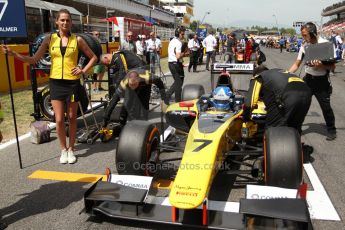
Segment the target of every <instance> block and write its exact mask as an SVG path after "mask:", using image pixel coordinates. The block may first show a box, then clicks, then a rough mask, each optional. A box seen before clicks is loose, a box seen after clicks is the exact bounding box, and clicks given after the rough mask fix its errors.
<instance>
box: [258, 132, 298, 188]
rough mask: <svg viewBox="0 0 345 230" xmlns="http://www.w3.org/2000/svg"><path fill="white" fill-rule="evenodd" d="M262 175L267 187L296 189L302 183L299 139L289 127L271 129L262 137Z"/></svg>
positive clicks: (296, 133)
mask: <svg viewBox="0 0 345 230" xmlns="http://www.w3.org/2000/svg"><path fill="white" fill-rule="evenodd" d="M264 165H265V166H264V168H265V169H264V174H265V183H266V184H267V185H269V186H278V187H284V188H292V189H296V188H298V187H299V185H300V184H301V182H302V172H303V168H302V166H303V156H302V149H301V137H300V135H299V134H298V132H297V130H296V129H294V128H290V127H271V128H268V129H267V130H266V131H265V135H264Z"/></svg>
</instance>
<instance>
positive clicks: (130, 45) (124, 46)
mask: <svg viewBox="0 0 345 230" xmlns="http://www.w3.org/2000/svg"><path fill="white" fill-rule="evenodd" d="M119 49H120V50H129V51H132V52H133V53H135V54H136V53H137V50H136V47H135V43H134V41H133V32H132V31H128V33H127V36H126V38H125V40H122V41H121V44H120V47H119Z"/></svg>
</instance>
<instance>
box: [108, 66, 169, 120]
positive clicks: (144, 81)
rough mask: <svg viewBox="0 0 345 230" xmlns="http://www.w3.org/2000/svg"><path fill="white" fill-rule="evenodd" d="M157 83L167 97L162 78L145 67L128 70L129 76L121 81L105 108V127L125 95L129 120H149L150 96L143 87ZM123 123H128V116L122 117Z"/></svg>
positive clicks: (162, 96)
mask: <svg viewBox="0 0 345 230" xmlns="http://www.w3.org/2000/svg"><path fill="white" fill-rule="evenodd" d="M151 84H155V85H156V86H157V87H158V88H159V92H160V94H161V98H162V100H163V101H164V99H165V89H164V84H163V82H162V80H161V79H160V78H159V77H157V76H155V75H152V74H150V73H149V71H148V70H145V69H136V70H131V71H129V72H128V74H127V76H126V77H125V78H124V79H123V80H122V81H121V82H120V84H119V86H118V87H117V89H116V90H115V93H114V95H113V97H112V99H111V100H110V102H109V105H108V107H107V108H106V109H105V112H104V115H103V121H104V123H103V127H106V126H107V124H108V122H109V120H110V116H111V113H112V112H113V110H114V109H115V107H116V105H117V103H118V102H119V101H120V99H121V97H124V98H125V100H124V104H125V108H126V111H127V114H128V120H134V119H136V120H147V119H148V108H147V107H146V104H148V103H149V99H150V98H149V97H146V96H145V90H144V91H143V90H142V88H145V87H146V86H148V85H149V86H151ZM120 119H121V120H120V123H121V124H122V125H125V124H126V121H127V116H126V117H124V116H122V117H121V118H120Z"/></svg>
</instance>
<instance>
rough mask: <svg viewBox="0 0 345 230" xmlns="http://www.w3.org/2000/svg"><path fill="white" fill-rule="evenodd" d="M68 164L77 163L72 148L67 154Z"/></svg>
mask: <svg viewBox="0 0 345 230" xmlns="http://www.w3.org/2000/svg"><path fill="white" fill-rule="evenodd" d="M67 155H68V156H67V158H68V164H74V163H75V162H76V161H77V158H76V157H75V156H74V152H73V149H72V148H69V149H68V152H67Z"/></svg>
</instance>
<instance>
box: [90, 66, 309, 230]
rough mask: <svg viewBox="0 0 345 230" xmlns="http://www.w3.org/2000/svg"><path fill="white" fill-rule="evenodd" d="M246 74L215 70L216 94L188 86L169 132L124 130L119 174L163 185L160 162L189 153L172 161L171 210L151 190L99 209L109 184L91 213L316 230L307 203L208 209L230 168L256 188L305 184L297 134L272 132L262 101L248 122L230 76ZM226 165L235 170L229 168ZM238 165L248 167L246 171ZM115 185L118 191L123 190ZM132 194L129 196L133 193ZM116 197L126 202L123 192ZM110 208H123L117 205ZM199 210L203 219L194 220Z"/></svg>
mask: <svg viewBox="0 0 345 230" xmlns="http://www.w3.org/2000/svg"><path fill="white" fill-rule="evenodd" d="M236 65H239V64H236ZM241 68H245V67H242V66H241V67H239V66H237V67H235V66H234V64H214V65H213V67H212V72H213V73H215V72H216V73H219V75H217V79H214V80H213V81H212V82H214V89H213V90H212V93H209V94H205V91H204V88H203V86H201V85H196V84H193V85H186V86H185V87H184V88H183V92H182V98H183V101H182V102H179V103H175V104H171V105H170V106H169V107H168V108H167V110H166V114H165V118H166V123H167V124H168V125H169V128H168V129H167V131H168V132H167V131H166V132H164V133H163V134H162V135H160V132H159V127H157V126H155V125H153V124H151V123H149V122H147V121H133V122H129V123H128V124H127V125H126V126H125V127H124V129H123V130H122V132H121V135H120V139H119V143H118V146H117V150H116V166H117V172H118V174H120V175H138V176H151V177H153V180H156V179H157V176H156V175H155V173H156V169H157V166H159V165H160V166H161V165H162V164H164V163H166V162H168V161H169V159H164V160H163V159H160V156H161V155H162V154H163V153H164V152H180V153H182V158H181V159H178V158H176V157H175V158H173V159H171V160H172V161H176V160H180V162H179V165H178V169H177V172H176V175H174V176H172V179H171V180H172V181H173V182H172V183H171V184H170V188H169V196H168V199H167V200H166V201H165V202H166V203H167V204H164V202H163V203H160V204H157V203H155V202H150V201H148V199H147V194H148V193H150V190H151V191H152V188H150V189H148V192H147V191H146V193H145V192H143V193H141V197H142V199H139V200H140V201H138V202H133V200H137V198H136V199H133V200H131V199H128V198H126V199H123V200H121V199H120V198H119V200H120V201H119V200H116V199H115V200H111V201H104V200H102V202H106V204H104V203H97V202H96V203H95V199H96V198H94V199H91V198H90V196H91V197H95V192H94V191H95V190H97V191H98V190H101V188H102V185H97V186H98V188H97V186H96V185H95V187H93V188H91V189H90V191H89V192H88V193H87V196H86V198H85V199H86V200H92V202H93V203H88V204H87V205H86V206H87V210H89V212H92V213H97V212H100V213H103V214H106V215H108V216H112V217H118V218H126V219H140V220H144V221H152V222H162V223H172V224H180V225H181V224H182V225H192V226H204V227H208V228H220V229H224V228H232V229H237V228H240V229H246V228H250V227H253V228H252V229H255V226H257V225H256V224H257V223H258V222H257V220H259V223H260V224H262V223H265V224H267V223H268V222H266V221H264V222H262V220H263V219H265V218H268V219H274V218H276V219H285V220H288V221H291V222H292V223H291V224H292V226H293V227H296V228H298V229H308V228H310V226H311V225H310V219H309V215H308V209H307V207H306V203H305V201H304V200H303V199H275V200H269V201H256V200H246V199H244V200H243V201H241V202H242V203H241V202H240V214H239V213H236V214H234V213H231V212H224V211H219V210H216V211H215V210H212V208H210V207H209V204H208V203H209V202H208V195H209V192H210V190H211V187H212V186H213V181H214V178H215V176H216V175H217V173H219V172H221V171H224V170H226V171H227V172H229V173H232V174H248V176H250V177H252V178H253V180H254V181H256V183H257V184H263V185H268V186H277V187H282V188H288V189H298V188H299V187H300V185H301V184H302V173H303V168H302V165H303V159H302V150H301V142H300V136H299V134H298V132H297V131H296V130H294V129H292V128H289V127H273V128H268V129H265V116H266V111H265V106H264V104H263V103H262V102H260V103H259V104H258V107H257V108H256V109H255V110H254V111H253V112H252V115H251V120H250V121H244V120H243V118H242V105H243V102H244V95H243V93H242V92H239V91H237V90H236V89H235V88H234V87H233V84H232V80H231V75H230V73H231V71H236V69H239V70H241ZM248 162H249V163H248ZM224 164H230V167H223V166H224ZM238 165H240V166H241V165H242V166H245V169H244V170H241V167H237V166H238ZM138 166H140V167H138ZM233 166H234V167H233ZM224 183H226V181H224ZM108 186H109V185H108ZM114 186H115V185H114ZM116 186H118V185H116ZM116 186H115V187H116ZM115 187H114V190H112V191H120V190H121V188H120V189H119V188H117V187H116V188H115ZM133 189H134V188H131V189H130V191H132V193H133V194H135V193H137V192H138V190H135V191H134V190H133ZM126 191H127V195H128V193H130V192H128V191H129V190H128V188H127V190H126ZM115 193H116V192H115ZM90 194H93V195H90ZM117 195H118V196H119V197H121V193H120V194H119V193H118V194H117ZM122 196H124V195H122ZM96 197H97V196H96ZM136 197H137V196H136ZM99 200H100V199H98V201H99ZM90 202H91V201H90ZM107 202H117V203H120V204H121V205H120V206H112V203H107ZM91 204H92V205H91ZM105 206H107V207H108V208H105ZM211 206H212V205H211ZM109 207H111V208H109ZM129 207H132V212H131V214H128V212H126V211H125V210H128V208H129ZM134 207H136V208H134ZM129 209H130V208H129ZM193 212H196V214H195V215H194V214H193V215H191V214H190V213H193ZM190 215H191V216H190ZM192 216H193V217H192ZM296 216H298V217H299V218H297V219H296ZM270 223H271V222H270ZM284 223H285V222H284ZM260 224H259V225H260ZM265 224H264V226H265ZM271 224H272V223H271ZM273 225H274V224H273ZM273 229H274V228H273Z"/></svg>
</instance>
